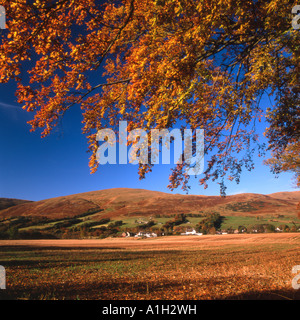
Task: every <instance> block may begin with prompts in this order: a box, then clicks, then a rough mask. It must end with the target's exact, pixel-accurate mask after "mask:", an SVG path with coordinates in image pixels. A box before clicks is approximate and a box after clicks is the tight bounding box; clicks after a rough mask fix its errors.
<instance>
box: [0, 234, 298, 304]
mask: <svg viewBox="0 0 300 320" xmlns="http://www.w3.org/2000/svg"><path fill="white" fill-rule="evenodd" d="M0 265H3V266H4V267H5V269H6V280H7V281H6V290H1V291H0V295H1V297H2V299H118V300H123V299H133V300H139V299H150V300H152V299H297V300H298V299H299V298H300V289H299V290H296V289H294V288H293V287H292V279H293V278H294V277H295V276H296V274H293V273H292V268H293V267H294V266H296V265H300V234H299V233H276V234H273V233H266V234H227V235H206V236H168V237H160V238H151V239H132V238H131V239H130V238H126V239H124V238H107V239H102V240H100V239H99V240H98V239H90V240H1V241H0ZM294 283H295V282H294Z"/></svg>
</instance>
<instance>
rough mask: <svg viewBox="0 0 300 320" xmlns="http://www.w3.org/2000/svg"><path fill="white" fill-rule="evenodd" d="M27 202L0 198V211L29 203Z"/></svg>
mask: <svg viewBox="0 0 300 320" xmlns="http://www.w3.org/2000/svg"><path fill="white" fill-rule="evenodd" d="M29 202H31V201H29V200H21V199H11V198H0V210H3V209H6V208H9V207H13V206H16V205H18V204H24V203H29Z"/></svg>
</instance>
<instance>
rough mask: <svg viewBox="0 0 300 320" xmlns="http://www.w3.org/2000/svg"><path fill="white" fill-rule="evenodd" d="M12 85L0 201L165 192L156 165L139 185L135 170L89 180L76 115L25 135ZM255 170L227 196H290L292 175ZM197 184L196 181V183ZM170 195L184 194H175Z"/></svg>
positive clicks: (5, 89) (0, 109) (3, 126)
mask: <svg viewBox="0 0 300 320" xmlns="http://www.w3.org/2000/svg"><path fill="white" fill-rule="evenodd" d="M14 90H15V85H14V84H13V83H9V84H1V86H0V150H1V153H0V197H7V198H19V199H28V200H41V199H46V198H51V197H58V196H63V195H69V194H75V193H81V192H87V191H94V190H102V189H106V188H118V187H128V188H143V189H149V190H157V191H163V192H170V190H169V189H168V188H167V185H168V176H169V174H170V169H171V168H172V167H173V166H174V165H162V164H159V165H156V166H155V167H154V168H153V172H152V173H150V174H148V175H147V176H146V179H145V180H139V178H138V174H137V166H134V165H131V164H128V165H118V164H117V165H105V166H100V167H99V170H98V171H97V172H96V173H95V174H90V168H89V166H88V161H89V156H90V154H89V153H87V142H86V138H85V136H84V135H83V134H82V133H81V126H82V124H81V120H82V117H81V113H80V109H79V108H74V109H73V110H70V111H69V112H68V113H66V115H65V117H64V119H63V120H62V122H61V124H60V125H59V126H58V127H57V128H56V129H54V131H53V132H52V134H51V135H50V136H48V137H46V138H43V139H42V138H41V137H40V132H29V130H30V126H29V125H28V124H27V123H26V122H27V121H28V120H30V119H31V118H32V117H33V114H31V113H27V112H26V111H24V110H22V109H21V106H19V105H18V103H17V102H16V97H15V96H14ZM255 163H256V165H255V169H254V170H253V171H251V172H248V171H244V172H243V173H242V176H241V182H240V183H239V184H236V183H235V182H234V181H233V182H230V181H228V182H227V194H229V195H230V194H236V193H243V192H254V193H263V194H268V193H273V192H280V191H295V190H298V189H295V188H294V187H293V179H292V178H293V175H292V174H291V173H282V174H280V176H279V178H275V176H274V175H273V174H272V173H271V172H270V170H269V168H268V167H266V166H265V165H262V159H261V158H257V159H255ZM199 178H201V176H200V177H199ZM190 182H191V190H190V192H189V193H190V194H203V195H219V186H218V185H217V184H216V183H209V186H208V188H207V189H206V190H204V188H203V186H200V185H199V184H198V179H195V178H193V177H191V179H190ZM173 193H184V192H183V191H182V190H181V189H180V188H178V189H177V190H174V191H173Z"/></svg>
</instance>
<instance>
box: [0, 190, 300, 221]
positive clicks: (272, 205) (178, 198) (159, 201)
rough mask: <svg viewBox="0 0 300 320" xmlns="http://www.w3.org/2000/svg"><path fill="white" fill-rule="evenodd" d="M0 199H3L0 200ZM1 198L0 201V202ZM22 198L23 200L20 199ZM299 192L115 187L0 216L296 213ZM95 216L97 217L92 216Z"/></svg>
mask: <svg viewBox="0 0 300 320" xmlns="http://www.w3.org/2000/svg"><path fill="white" fill-rule="evenodd" d="M0 200H1V201H2V199H0ZM1 201H0V203H1ZM21 201H22V200H21ZM299 201H300V191H295V192H280V193H274V194H269V195H262V194H255V193H243V194H237V195H231V196H227V197H220V196H202V195H180V194H169V193H163V192H158V191H150V190H143V189H129V188H115V189H107V190H100V191H91V192H86V193H80V194H75V195H69V196H63V197H57V198H51V199H45V200H41V201H35V202H22V203H20V204H16V205H14V206H11V207H9V208H6V209H2V210H1V211H0V218H1V219H6V218H11V217H19V216H29V217H45V218H48V219H49V218H50V219H64V218H72V217H74V216H78V215H82V214H85V213H88V212H89V213H97V212H98V213H99V214H98V218H99V219H102V218H112V219H116V218H118V217H134V216H145V217H150V216H155V215H158V214H163V215H173V214H180V213H186V214H187V213H190V214H197V213H207V212H213V211H215V212H219V213H220V214H221V215H223V216H241V215H244V216H245V215H289V216H297V209H296V207H297V203H298V202H299ZM95 218H97V217H96V216H95Z"/></svg>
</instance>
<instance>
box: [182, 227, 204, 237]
mask: <svg viewBox="0 0 300 320" xmlns="http://www.w3.org/2000/svg"><path fill="white" fill-rule="evenodd" d="M202 234H203V233H198V232H196V230H195V229H193V230H192V231H186V232H184V233H181V235H182V236H188V235H195V236H202Z"/></svg>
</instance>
